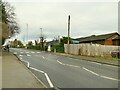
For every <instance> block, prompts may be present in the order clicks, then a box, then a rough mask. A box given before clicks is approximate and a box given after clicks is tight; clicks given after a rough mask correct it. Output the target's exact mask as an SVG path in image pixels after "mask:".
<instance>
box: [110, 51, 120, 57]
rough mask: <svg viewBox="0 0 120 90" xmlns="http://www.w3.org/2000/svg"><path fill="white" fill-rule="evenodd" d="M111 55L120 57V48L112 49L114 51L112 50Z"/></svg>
mask: <svg viewBox="0 0 120 90" xmlns="http://www.w3.org/2000/svg"><path fill="white" fill-rule="evenodd" d="M111 56H112V57H113V58H120V50H117V51H112V52H111Z"/></svg>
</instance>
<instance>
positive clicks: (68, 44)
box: [67, 15, 70, 54]
mask: <svg viewBox="0 0 120 90" xmlns="http://www.w3.org/2000/svg"><path fill="white" fill-rule="evenodd" d="M67 47H68V48H67V49H68V50H67V53H68V54H69V49H70V15H69V16H68V43H67Z"/></svg>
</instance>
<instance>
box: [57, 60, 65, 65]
mask: <svg viewBox="0 0 120 90" xmlns="http://www.w3.org/2000/svg"><path fill="white" fill-rule="evenodd" d="M57 62H58V63H59V64H61V65H65V64H63V63H62V62H60V61H59V60H57Z"/></svg>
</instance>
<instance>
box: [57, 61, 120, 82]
mask: <svg viewBox="0 0 120 90" xmlns="http://www.w3.org/2000/svg"><path fill="white" fill-rule="evenodd" d="M57 62H58V63H59V64H61V65H66V66H71V67H75V68H80V66H75V65H70V64H64V63H62V62H60V61H59V60H57ZM82 69H84V70H86V71H88V72H90V73H92V74H94V75H96V76H99V77H102V78H105V79H109V80H115V81H120V80H118V79H115V78H111V77H107V76H103V75H100V74H97V73H96V72H93V71H91V70H89V69H87V68H85V67H82Z"/></svg>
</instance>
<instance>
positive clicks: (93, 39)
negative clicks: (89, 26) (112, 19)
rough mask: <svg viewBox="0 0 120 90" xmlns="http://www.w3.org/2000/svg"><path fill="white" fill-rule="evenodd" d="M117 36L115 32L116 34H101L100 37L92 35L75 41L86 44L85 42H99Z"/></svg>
mask: <svg viewBox="0 0 120 90" xmlns="http://www.w3.org/2000/svg"><path fill="white" fill-rule="evenodd" d="M115 34H117V35H119V34H118V33H117V32H116V33H109V34H102V35H92V36H88V37H82V38H76V39H75V40H79V41H80V42H87V41H99V40H105V39H107V38H109V37H111V36H112V35H115Z"/></svg>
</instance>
